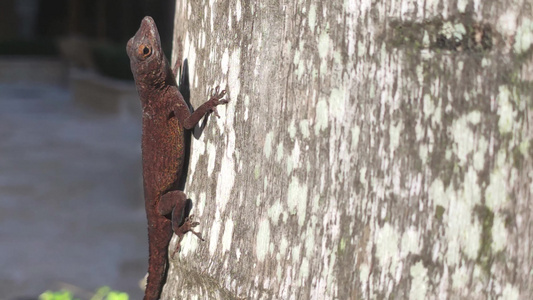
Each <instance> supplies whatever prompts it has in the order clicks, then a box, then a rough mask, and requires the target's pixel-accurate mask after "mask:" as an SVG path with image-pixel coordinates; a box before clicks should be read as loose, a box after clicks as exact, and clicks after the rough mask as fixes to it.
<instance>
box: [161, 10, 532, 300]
mask: <svg viewBox="0 0 533 300" xmlns="http://www.w3.org/2000/svg"><path fill="white" fill-rule="evenodd" d="M201 3H203V4H201ZM174 41H175V47H174V49H175V53H174V56H176V53H177V52H178V50H176V49H181V47H180V46H178V45H179V44H178V43H177V41H181V45H182V47H183V51H182V52H183V58H187V59H188V60H189V66H190V78H191V92H192V96H191V100H192V103H193V105H194V106H195V107H197V106H198V105H199V104H200V103H202V102H203V101H205V100H207V99H208V95H207V92H208V89H209V88H212V87H213V86H215V85H217V84H220V85H221V87H223V88H225V89H226V90H227V91H228V95H229V98H230V99H231V102H230V103H229V104H228V105H227V106H226V107H219V109H218V112H219V114H220V118H219V119H216V118H213V117H212V118H210V120H209V122H208V124H207V128H206V130H205V131H204V135H203V136H202V137H200V139H199V140H194V142H193V148H192V156H191V163H190V170H189V178H188V183H187V186H186V190H185V191H186V193H187V194H188V195H189V196H190V197H191V199H192V200H193V202H194V204H195V206H194V208H193V210H192V213H193V214H194V215H195V216H196V219H198V220H199V221H200V226H199V227H198V228H199V230H200V231H201V232H202V234H203V236H204V237H205V238H206V241H205V242H201V241H198V240H197V239H196V237H194V236H193V235H187V236H186V238H185V239H184V241H183V242H182V252H181V253H180V254H179V255H176V257H177V258H176V259H174V260H172V261H171V266H170V271H169V277H168V280H167V285H166V286H165V288H164V292H163V299H174V298H192V297H194V296H197V297H198V298H199V299H205V297H208V296H209V297H213V298H219V299H229V298H253V299H259V298H260V299H366V298H377V299H383V298H394V299H404V298H408V297H409V298H411V299H431V298H439V299H441V298H442V299H444V298H454V299H457V298H470V299H486V298H488V297H491V298H497V297H503V298H504V299H531V298H532V297H533V288H532V287H533V276H531V272H532V271H531V270H532V269H533V255H532V253H533V252H531V250H530V249H532V248H533V245H532V232H533V226H532V218H531V209H532V207H531V204H530V198H531V193H532V190H533V187H532V185H531V180H532V178H533V166H532V156H533V148H532V147H533V145H531V142H530V141H531V138H532V136H533V134H532V130H531V126H532V125H531V123H532V122H533V120H532V118H531V115H530V113H529V112H530V109H531V106H532V99H531V95H532V92H533V87H532V80H533V59H532V56H533V47H532V44H533V8H532V5H531V2H530V1H528V0H513V1H478V0H470V1H468V0H458V1H455V0H440V1H438V0H437V1H422V0H420V1H393V0H388V1H373V2H372V1H363V0H345V1H338V0H337V1H309V0H303V1H272V0H271V1H257V2H253V3H250V2H248V1H242V0H230V1H209V2H205V1H203V2H202V1H187V0H178V1H177V4H176V18H175V34H174ZM174 59H175V57H174ZM173 243H174V241H173ZM173 243H172V245H173ZM178 256H179V258H178Z"/></svg>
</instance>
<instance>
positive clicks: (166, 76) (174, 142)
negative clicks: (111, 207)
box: [126, 16, 229, 300]
mask: <svg viewBox="0 0 533 300" xmlns="http://www.w3.org/2000/svg"><path fill="white" fill-rule="evenodd" d="M126 51H127V54H128V56H129V58H130V66H131V71H132V73H133V77H134V79H135V85H136V88H137V92H138V94H139V97H140V100H141V106H142V139H141V148H142V174H143V187H144V199H145V209H146V217H147V220H148V248H149V258H148V279H147V283H146V289H145V295H144V300H155V299H159V297H160V295H161V291H162V288H163V285H164V284H165V282H166V274H167V265H168V247H169V242H170V239H171V238H172V234H173V233H176V235H177V236H178V242H177V246H176V249H175V250H174V252H173V254H172V255H174V253H175V252H176V251H179V248H180V242H181V240H182V238H183V235H184V234H186V233H187V232H191V233H194V234H195V235H196V236H197V237H198V238H200V239H202V236H201V235H200V233H199V232H196V231H194V230H193V227H195V226H197V225H199V223H198V222H194V221H192V216H189V212H190V210H191V208H192V201H191V200H190V199H187V196H186V194H185V193H184V192H183V186H184V184H183V183H184V178H183V177H184V176H186V173H187V171H186V170H185V171H184V168H186V166H187V165H188V161H187V162H186V159H187V160H188V157H186V156H187V155H188V151H190V149H187V147H188V146H190V145H186V144H187V143H186V140H187V139H188V140H189V141H190V132H191V131H192V130H193V129H194V128H195V126H197V124H198V122H199V121H200V119H201V118H202V117H204V116H206V117H207V116H208V115H209V114H210V113H213V114H214V115H215V116H217V117H218V113H217V110H216V107H217V105H221V104H226V103H228V102H229V100H226V99H223V98H224V96H225V94H226V91H225V90H222V91H220V90H219V87H218V86H217V87H216V88H215V90H214V92H213V93H212V95H211V98H210V99H209V100H208V101H207V102H205V103H204V104H202V105H201V106H199V107H198V109H196V110H194V111H193V110H192V108H189V106H188V103H187V102H185V100H184V98H183V96H182V94H181V93H180V91H179V88H178V86H177V84H176V77H175V76H176V75H175V74H176V73H177V71H176V72H175V71H173V70H172V69H171V68H170V64H169V62H168V60H167V58H166V57H165V54H164V53H163V51H162V49H161V40H160V37H159V32H158V30H157V27H156V25H155V22H154V20H153V19H152V18H151V17H148V16H147V17H144V19H143V20H142V22H141V25H140V27H139V29H138V31H137V33H136V34H135V35H134V36H133V37H132V38H131V39H130V40H129V41H128V43H127V46H126ZM179 59H180V58H179Z"/></svg>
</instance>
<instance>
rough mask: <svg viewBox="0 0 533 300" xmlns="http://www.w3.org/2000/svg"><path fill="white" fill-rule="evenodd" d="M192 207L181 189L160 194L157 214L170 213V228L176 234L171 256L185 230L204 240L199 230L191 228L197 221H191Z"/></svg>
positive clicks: (179, 243) (177, 249)
mask: <svg viewBox="0 0 533 300" xmlns="http://www.w3.org/2000/svg"><path fill="white" fill-rule="evenodd" d="M191 208H192V201H191V199H187V196H186V195H185V193H184V192H182V191H178V190H177V191H169V192H166V193H165V194H163V195H162V196H161V201H160V202H159V204H158V206H157V210H158V212H159V214H161V215H163V216H166V215H168V214H171V221H172V230H173V231H174V233H175V234H176V235H177V236H178V242H177V245H176V249H175V250H174V251H173V252H172V256H171V257H172V258H173V257H174V254H176V252H178V251H179V250H180V248H181V240H182V239H183V236H184V235H185V234H186V233H187V232H192V233H193V234H194V235H196V236H197V237H198V238H199V239H200V240H202V241H203V240H204V239H203V238H202V235H201V234H200V233H199V232H196V231H194V230H193V228H194V227H196V226H198V225H199V224H200V223H199V222H193V221H192V216H189V212H190V211H191Z"/></svg>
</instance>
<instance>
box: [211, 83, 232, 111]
mask: <svg viewBox="0 0 533 300" xmlns="http://www.w3.org/2000/svg"><path fill="white" fill-rule="evenodd" d="M219 91H220V86H218V85H217V87H216V88H215V90H214V91H213V92H212V93H211V99H209V100H210V101H211V102H212V103H213V107H211V109H210V112H211V113H213V114H214V115H215V116H216V117H217V118H220V115H219V114H218V112H217V105H220V104H227V103H228V102H229V100H228V99H222V98H224V96H225V95H226V90H222V91H220V92H219Z"/></svg>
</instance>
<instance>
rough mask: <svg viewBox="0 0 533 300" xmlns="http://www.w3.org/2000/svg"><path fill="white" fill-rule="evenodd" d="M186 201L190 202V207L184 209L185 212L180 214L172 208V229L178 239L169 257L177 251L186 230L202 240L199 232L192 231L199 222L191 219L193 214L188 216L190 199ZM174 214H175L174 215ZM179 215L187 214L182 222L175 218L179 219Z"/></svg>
mask: <svg viewBox="0 0 533 300" xmlns="http://www.w3.org/2000/svg"><path fill="white" fill-rule="evenodd" d="M187 202H188V203H189V204H190V207H188V209H186V210H185V213H186V214H182V213H181V212H179V211H177V210H176V209H174V211H173V212H172V230H173V231H174V233H175V234H176V235H177V236H178V241H177V242H176V248H175V249H174V251H173V252H172V255H171V257H172V258H174V255H175V254H176V252H178V251H179V250H180V248H181V240H182V239H183V236H184V235H185V234H186V233H187V232H191V233H192V234H194V235H196V237H197V238H199V239H200V240H201V241H204V239H203V238H202V234H201V233H200V232H197V231H194V230H193V228H194V227H196V226H198V225H200V222H196V221H193V219H194V216H193V215H191V216H189V212H190V208H192V201H191V199H187ZM174 214H176V216H174ZM180 215H181V216H187V217H185V219H184V220H183V222H178V221H177V220H179V219H180Z"/></svg>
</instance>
